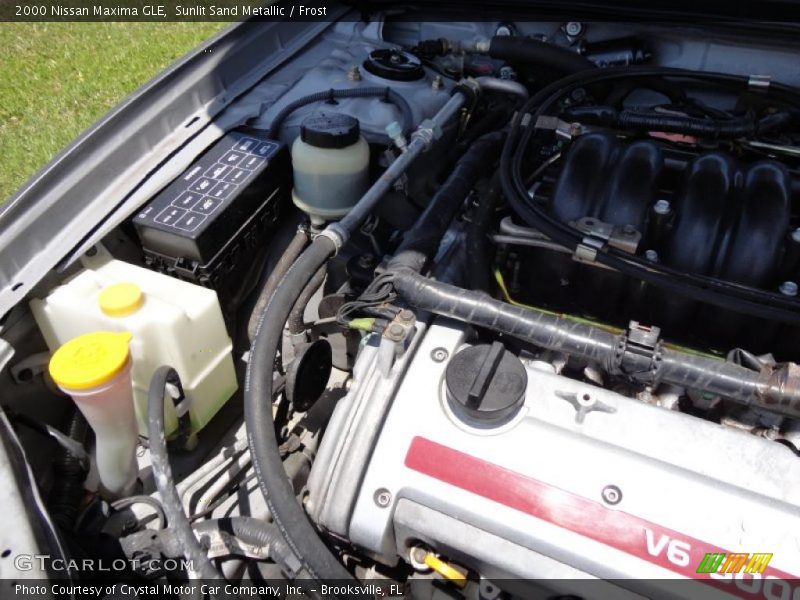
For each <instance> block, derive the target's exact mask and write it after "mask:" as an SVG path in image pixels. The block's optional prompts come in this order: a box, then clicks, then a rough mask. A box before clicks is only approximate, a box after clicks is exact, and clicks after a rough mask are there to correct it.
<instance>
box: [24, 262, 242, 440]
mask: <svg viewBox="0 0 800 600" xmlns="http://www.w3.org/2000/svg"><path fill="white" fill-rule="evenodd" d="M84 266H85V268H84V269H83V270H82V271H80V272H79V273H78V274H77V275H76V276H74V277H73V278H72V279H70V280H69V281H68V282H67V283H65V284H64V285H61V286H59V287H57V288H55V289H54V290H53V291H52V292H51V293H50V295H48V296H47V297H46V298H44V299H34V300H31V310H32V311H33V315H34V318H35V319H36V322H37V324H38V325H39V328H40V329H41V331H42V335H43V336H44V339H45V341H46V342H47V345H48V346H49V347H50V349H51V350H53V351H55V350H56V349H58V348H59V347H60V346H62V345H63V344H65V343H66V342H68V341H70V340H72V339H73V338H76V337H78V336H80V335H83V334H86V333H90V332H95V331H110V332H115V331H116V332H130V333H131V334H132V336H133V337H132V340H131V342H130V353H131V358H132V372H131V379H132V382H133V398H134V409H135V413H136V418H137V422H138V429H139V432H140V434H141V435H144V436H146V435H147V419H146V417H147V390H148V387H149V386H150V379H151V378H152V376H153V373H154V372H155V370H156V369H157V368H158V367H160V366H162V365H170V366H172V367H173V368H174V369H175V370H176V371H177V372H178V375H180V378H181V383H182V384H183V388H184V392H185V393H186V398H187V400H188V403H189V404H188V406H189V415H190V418H191V424H192V431H193V432H196V431H198V430H200V429H202V428H203V427H204V426H205V425H206V423H208V421H209V420H210V419H211V417H213V416H214V414H215V413H216V412H217V411H218V410H219V409H220V408H221V407H222V405H223V404H225V402H227V400H228V399H229V398H230V397H231V396H232V395H233V393H234V392H235V391H236V388H237V385H236V374H235V372H234V369H233V358H232V355H231V341H230V339H229V338H228V334H227V331H226V329H225V323H224V321H223V319H222V310H221V309H220V305H219V301H218V300H217V295H216V293H215V292H214V291H213V290H209V289H206V288H203V287H200V286H197V285H194V284H191V283H187V282H185V281H180V280H178V279H174V278H172V277H169V276H167V275H162V274H161V273H156V272H154V271H149V270H147V269H143V268H141V267H137V266H135V265H132V264H130V263H127V262H123V261H119V260H114V259H113V258H110V257H109V256H108V255H107V254H105V255H103V254H98V255H97V256H95V257H92V258H87V259H86V260H85V261H84ZM165 404H166V414H165V425H166V429H167V432H168V434H169V433H172V432H174V431H175V430H176V429H177V425H178V420H177V416H176V414H175V409H174V407H173V405H172V404H171V403H170V402H167V403H165Z"/></svg>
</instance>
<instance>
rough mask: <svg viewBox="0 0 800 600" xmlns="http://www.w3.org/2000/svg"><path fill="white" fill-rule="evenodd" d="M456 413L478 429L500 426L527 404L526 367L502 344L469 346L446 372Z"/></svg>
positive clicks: (449, 365)
mask: <svg viewBox="0 0 800 600" xmlns="http://www.w3.org/2000/svg"><path fill="white" fill-rule="evenodd" d="M445 384H446V386H447V397H448V400H449V402H450V407H451V408H452V410H453V412H454V413H455V414H456V415H457V416H459V417H460V418H462V419H463V420H464V421H466V422H467V423H471V424H475V425H477V426H488V425H501V424H503V423H505V422H507V421H509V420H511V419H513V418H514V416H515V415H516V414H517V413H518V412H519V410H520V408H522V405H523V404H524V403H525V390H526V388H527V386H528V374H527V372H526V371H525V366H524V365H523V364H522V362H521V361H520V360H519V358H517V357H516V356H515V355H514V354H512V353H511V352H509V351H508V350H506V348H505V346H503V344H501V343H500V342H495V343H493V344H491V345H489V344H479V345H477V346H470V347H469V348H465V349H464V350H461V351H460V352H458V353H457V354H456V355H455V356H454V357H453V358H452V360H451V361H450V364H448V365H447V371H446V372H445Z"/></svg>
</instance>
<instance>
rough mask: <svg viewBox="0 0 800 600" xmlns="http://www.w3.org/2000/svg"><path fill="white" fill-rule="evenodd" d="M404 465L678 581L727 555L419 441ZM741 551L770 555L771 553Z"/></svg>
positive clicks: (778, 574) (782, 575) (779, 574)
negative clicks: (709, 559)
mask: <svg viewBox="0 0 800 600" xmlns="http://www.w3.org/2000/svg"><path fill="white" fill-rule="evenodd" d="M405 464H406V467H408V468H409V469H412V470H414V471H417V472H419V473H423V474H425V475H428V476H430V477H433V478H434V479H438V480H439V481H443V482H445V483H449V484H450V485H453V486H456V487H458V488H461V489H462V490H466V491H468V492H472V493H473V494H477V495H478V496H482V497H484V498H487V499H489V500H492V501H494V502H497V503H499V504H503V505H504V506H508V507H510V508H513V509H515V510H518V511H520V512H523V513H526V514H528V515H531V516H534V517H536V518H538V519H542V520H544V521H547V522H549V523H552V524H554V525H557V526H558V527H561V528H563V529H567V530H569V531H572V532H574V533H577V534H580V535H582V536H584V537H587V538H590V539H592V540H595V541H597V542H601V543H603V544H606V545H607V546H611V547H612V548H616V549H617V550H621V551H622V552H626V553H628V554H631V555H633V556H636V557H638V558H641V559H642V560H646V561H648V562H650V563H653V564H656V565H658V566H659V567H662V568H664V569H668V570H670V571H672V572H674V573H677V574H679V575H683V576H684V577H691V578H694V579H709V578H710V576H709V575H706V574H699V573H697V572H696V571H697V567H698V565H699V564H700V561H702V560H703V557H704V556H705V555H706V553H709V552H712V553H718V552H725V553H729V551H728V550H725V549H723V548H720V547H719V546H714V545H712V544H709V543H706V542H704V541H702V540H698V539H695V538H693V537H691V536H688V535H686V534H684V533H680V532H678V531H674V530H672V529H668V528H666V527H662V526H661V525H658V524H657V523H651V522H650V521H646V520H644V519H641V518H639V517H637V516H634V515H631V514H628V513H625V512H622V511H619V510H612V509H609V508H606V507H605V506H604V505H602V504H600V503H598V502H593V501H591V500H587V499H586V498H583V497H581V496H576V495H575V494H572V493H570V492H567V491H564V490H562V489H559V488H556V487H553V486H551V485H548V484H546V483H543V482H541V481H538V480H536V479H531V478H530V477H527V476H525V475H522V474H520V473H516V472H514V471H509V470H508V469H505V468H503V467H500V466H498V465H495V464H493V463H490V462H486V461H484V460H481V459H480V458H476V457H474V456H471V455H469V454H465V453H463V452H459V451H458V450H453V449H452V448H448V447H447V446H442V445H441V444H437V443H436V442H432V441H431V440H428V439H425V438H422V437H415V438H414V439H413V440H412V442H411V446H410V447H409V449H408V454H407V455H406V461H405ZM742 550H744V551H748V552H770V551H771V550H772V549H771V548H747V549H742ZM762 577H775V578H778V579H795V580H796V579H799V578H800V576H798V575H792V574H790V573H786V572H784V571H780V570H778V569H774V568H772V567H767V569H766V570H765V571H764V573H763V574H762ZM718 578H719V576H718ZM710 583H711V582H710ZM714 583H720V584H722V583H723V582H721V581H714ZM723 585H724V584H723ZM715 587H716V586H715ZM726 588H727V586H726Z"/></svg>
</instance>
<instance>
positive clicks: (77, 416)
mask: <svg viewBox="0 0 800 600" xmlns="http://www.w3.org/2000/svg"><path fill="white" fill-rule="evenodd" d="M88 430H89V424H88V423H87V422H86V418H85V417H84V416H83V413H82V412H81V411H79V410H78V409H75V412H74V414H73V415H72V417H71V418H70V421H69V425H68V426H67V436H68V437H69V438H70V439H73V440H75V441H76V442H78V443H81V444H83V443H84V441H85V440H86V433H87V432H88ZM53 471H54V475H55V482H54V483H53V488H52V490H51V491H50V506H49V509H50V514H51V515H52V517H53V521H54V522H55V523H56V524H57V525H58V526H59V527H61V528H62V529H64V530H66V531H70V530H72V528H73V527H74V525H75V521H76V520H77V518H78V510H79V506H80V503H81V500H82V499H83V482H84V481H85V480H86V469H85V467H84V464H83V459H82V458H81V457H80V456H78V455H76V454H74V453H73V452H70V451H69V450H67V449H66V448H62V449H61V454H60V456H59V457H58V459H57V460H56V462H55V464H54V465H53Z"/></svg>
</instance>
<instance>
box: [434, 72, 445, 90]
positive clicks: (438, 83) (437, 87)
mask: <svg viewBox="0 0 800 600" xmlns="http://www.w3.org/2000/svg"><path fill="white" fill-rule="evenodd" d="M443 86H444V79H442V76H441V75H437V76H436V77H434V78H433V81H432V82H431V88H433V89H434V90H440V89H442V87H443Z"/></svg>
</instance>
